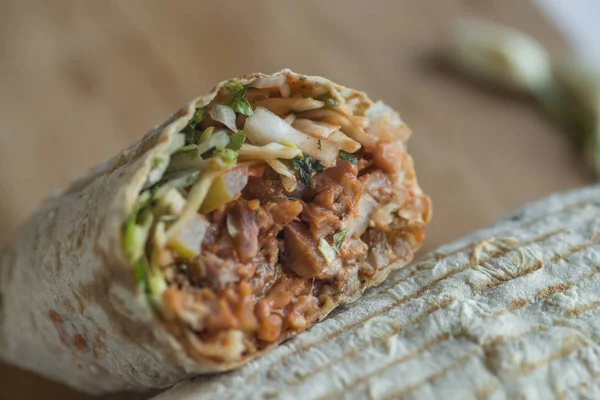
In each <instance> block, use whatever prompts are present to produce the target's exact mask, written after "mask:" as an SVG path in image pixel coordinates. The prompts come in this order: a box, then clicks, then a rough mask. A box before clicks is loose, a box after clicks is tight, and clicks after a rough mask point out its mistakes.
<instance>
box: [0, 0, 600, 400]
mask: <svg viewBox="0 0 600 400" xmlns="http://www.w3.org/2000/svg"><path fill="white" fill-rule="evenodd" d="M461 16H480V17H484V18H490V19H493V20H496V21H500V22H504V23H508V24H511V25H514V26H516V27H518V28H521V29H523V30H524V31H526V32H528V33H531V34H534V35H535V36H536V37H538V38H539V39H540V40H541V41H542V42H543V43H544V44H546V45H547V46H548V47H549V48H550V49H551V50H552V51H553V52H554V53H555V54H560V53H561V52H562V51H564V50H565V48H564V42H563V41H562V39H561V37H560V35H559V34H558V33H557V32H556V31H555V29H554V28H553V27H552V26H551V24H550V23H549V22H548V21H546V19H545V18H544V17H543V16H542V15H541V13H540V11H539V10H537V9H536V8H535V6H534V5H532V4H530V3H528V2H524V1H521V0H503V1H499V0H498V1H482V0H468V1H467V0H462V1H460V0H445V1H434V0H430V1H422V2H417V1H411V0H406V1H398V0H388V1H386V0H371V1H358V0H350V1H342V0H333V1H327V2H323V1H319V0H309V1H302V2H298V1H276V0H262V1H247V2H243V1H238V2H234V1H219V2H194V1H173V0H171V1H168V2H167V1H164V0H155V1H151V0H146V1H142V0H128V1H83V0H73V1H63V0H61V1H53V2H47V1H42V0H39V1H32V0H3V1H0V191H1V193H2V194H1V195H0V227H1V228H0V244H1V243H4V242H6V241H7V240H9V239H10V236H11V234H12V232H14V230H15V229H16V228H17V227H18V225H19V224H20V223H22V222H23V220H24V219H25V218H26V217H27V215H28V214H30V213H31V212H32V211H33V210H34V209H35V207H36V206H38V205H39V204H40V202H41V201H42V200H43V199H44V198H45V197H46V196H48V195H49V194H51V193H52V192H53V191H54V190H55V189H56V188H59V187H62V186H65V185H66V184H67V182H68V180H69V178H70V177H72V176H73V175H74V174H76V173H79V172H82V171H85V170H87V169H88V168H90V167H92V166H94V165H95V164H97V163H99V162H101V161H103V160H105V159H106V158H108V157H110V156H111V155H113V154H115V153H116V152H117V151H118V150H119V149H121V148H123V147H125V146H126V145H128V144H130V143H131V142H133V141H135V140H136V139H137V138H139V137H140V135H142V134H143V133H144V132H145V131H147V130H148V129H149V128H151V127H152V126H153V125H155V124H157V123H159V122H161V121H162V120H163V119H164V118H165V117H167V116H168V115H169V114H170V113H171V112H173V111H174V110H176V109H177V108H178V107H180V106H181V105H182V104H184V103H185V102H186V101H187V100H189V99H191V98H192V97H194V96H196V95H197V94H199V93H202V92H204V91H205V90H207V89H209V88H210V87H211V85H212V84H213V83H215V82H217V81H219V80H222V79H226V78H229V77H232V76H237V75H241V74H244V73H247V72H252V71H264V72H270V71H275V70H278V69H281V68H283V67H289V68H292V69H293V70H295V71H297V72H302V73H307V74H317V75H323V76H326V77H329V78H331V79H332V80H334V81H336V82H339V83H341V84H344V85H347V86H352V87H355V88H359V89H362V90H365V91H367V92H368V93H369V95H370V96H371V97H372V98H373V99H380V98H381V99H384V100H385V101H386V102H387V103H388V104H390V105H392V106H393V107H394V108H396V109H398V110H400V112H401V114H402V116H403V118H404V119H405V121H407V123H408V124H409V125H410V126H411V127H412V129H413V131H414V132H415V133H414V136H413V137H412V139H411V142H410V145H409V147H410V150H411V152H412V154H413V155H414V158H415V160H416V166H417V172H418V175H419V180H420V182H421V184H422V186H423V188H424V189H425V190H426V192H427V193H428V194H429V195H430V196H431V197H432V199H433V202H434V222H433V223H432V225H431V226H430V228H429V230H428V233H427V236H428V242H427V245H426V248H427V249H431V248H432V247H435V246H437V245H439V244H441V243H444V242H448V241H450V240H452V239H455V238H457V237H460V236H461V235H463V234H465V233H467V232H469V231H471V230H473V229H475V228H479V227H482V226H484V225H486V224H488V223H490V222H492V221H493V220H495V219H496V218H498V217H500V216H502V215H503V214H504V213H506V212H508V211H510V210H512V209H514V208H516V207H517V206H519V205H521V204H523V203H524V202H526V201H530V200H535V199H537V198H540V197H542V196H544V195H546V194H549V193H552V192H556V191H561V190H565V189H568V188H572V187H577V186H580V185H583V184H585V183H588V182H591V179H592V176H591V173H590V172H589V171H588V170H587V169H586V167H585V166H584V164H583V162H582V161H581V157H580V156H579V155H578V153H577V152H576V151H575V150H574V149H573V148H572V147H571V146H570V144H569V142H568V141H567V139H565V138H564V136H563V135H562V134H561V133H560V131H559V130H558V129H557V128H556V127H555V126H554V125H553V123H552V122H551V121H548V120H547V119H546V118H545V117H544V115H543V114H541V113H540V112H539V111H538V110H537V109H536V108H535V107H534V106H531V105H530V104H529V103H528V102H527V101H526V100H525V99H516V98H514V97H511V96H506V95H503V94H502V93H496V92H493V91H489V90H488V89H485V88H481V87H479V86H477V85H473V84H472V82H470V81H468V80H464V79H461V78H458V77H457V76H455V75H454V74H452V73H450V72H449V71H447V70H446V69H445V68H443V67H442V66H441V65H440V63H439V62H438V60H437V56H436V55H437V54H439V49H440V47H441V45H442V42H443V37H444V34H445V31H446V29H447V27H448V26H449V24H450V23H451V22H452V21H453V20H454V19H455V18H457V17H461ZM26 299H27V294H26V293H24V294H23V301H26ZM0 387H2V391H0V398H2V399H4V398H6V399H34V398H40V396H43V397H44V398H45V399H65V398H73V399H85V398H87V397H85V396H83V395H79V394H77V393H75V392H73V391H71V390H69V389H68V388H66V387H64V386H61V385H57V384H54V383H51V382H48V381H46V380H44V379H41V378H37V377H35V376H33V375H31V374H29V373H25V372H22V371H18V370H16V369H13V368H10V367H6V366H0ZM117 397H122V398H131V397H130V396H117ZM117 397H115V396H112V398H117Z"/></svg>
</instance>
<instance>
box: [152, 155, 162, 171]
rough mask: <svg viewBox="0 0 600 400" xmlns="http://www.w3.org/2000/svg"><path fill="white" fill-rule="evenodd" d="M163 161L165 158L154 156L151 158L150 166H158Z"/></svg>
mask: <svg viewBox="0 0 600 400" xmlns="http://www.w3.org/2000/svg"><path fill="white" fill-rule="evenodd" d="M164 161H165V160H163V159H162V158H160V157H154V158H153V159H152V167H153V168H156V167H158V166H159V165H160V164H162V163H163V162H164Z"/></svg>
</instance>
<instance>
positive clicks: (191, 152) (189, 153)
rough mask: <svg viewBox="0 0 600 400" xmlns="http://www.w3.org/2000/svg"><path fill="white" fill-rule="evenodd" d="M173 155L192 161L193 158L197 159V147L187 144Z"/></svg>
mask: <svg viewBox="0 0 600 400" xmlns="http://www.w3.org/2000/svg"><path fill="white" fill-rule="evenodd" d="M173 155H174V156H176V155H181V156H182V157H184V158H186V159H188V160H193V159H194V158H196V157H198V145H195V144H188V145H186V146H183V147H181V148H180V149H179V150H177V151H176V152H175V153H173Z"/></svg>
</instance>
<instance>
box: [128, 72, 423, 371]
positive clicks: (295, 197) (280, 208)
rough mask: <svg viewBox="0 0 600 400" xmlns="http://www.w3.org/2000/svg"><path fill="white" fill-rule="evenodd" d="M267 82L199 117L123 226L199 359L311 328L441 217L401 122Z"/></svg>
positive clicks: (223, 93) (132, 252)
mask: <svg viewBox="0 0 600 400" xmlns="http://www.w3.org/2000/svg"><path fill="white" fill-rule="evenodd" d="M260 79H263V78H260ZM260 79H258V80H257V81H256V82H254V83H251V84H247V85H242V84H241V82H239V81H230V82H229V83H228V84H227V85H225V86H224V87H223V88H222V89H221V90H219V91H218V93H217V95H216V97H215V99H214V100H213V102H211V103H210V104H208V105H206V106H205V107H202V108H199V109H197V110H196V113H195V114H194V116H193V117H192V118H191V120H190V121H189V123H188V125H187V126H186V127H185V128H184V129H183V130H182V132H181V135H182V136H181V140H182V143H181V145H182V146H181V147H179V148H177V149H176V150H175V151H174V153H173V154H172V155H171V158H170V161H169V164H168V167H166V169H163V170H162V171H163V175H162V178H161V179H160V180H159V181H158V182H157V183H154V184H153V185H152V186H149V189H147V190H145V191H143V192H142V193H141V194H140V200H139V201H138V206H137V207H136V209H135V211H134V213H133V214H132V217H131V218H130V219H129V220H128V221H127V223H126V225H125V228H124V229H125V230H124V232H125V237H124V246H125V247H124V249H125V253H126V255H127V256H128V258H129V259H130V260H131V261H132V263H133V264H134V269H135V273H136V277H138V279H140V285H141V286H142V287H143V289H144V290H145V291H146V292H147V293H148V295H149V298H150V299H151V301H152V302H153V304H154V306H155V308H156V310H157V312H158V313H159V314H160V315H161V317H162V318H163V319H164V320H165V321H166V323H167V326H168V328H169V329H170V331H171V332H172V333H173V334H174V335H175V336H176V337H177V338H178V339H179V340H180V341H181V342H182V343H183V344H184V345H185V347H186V348H187V349H188V350H189V352H190V354H191V355H193V356H194V357H200V358H204V359H206V358H208V359H213V360H216V361H223V360H224V361H231V360H236V359H239V358H240V357H241V356H243V355H244V354H249V353H252V352H254V351H258V350H260V349H261V348H264V347H265V346H267V345H269V344H270V343H275V342H279V341H281V340H282V339H285V338H287V337H289V336H291V335H292V334H294V333H297V332H301V331H303V330H305V329H307V328H308V327H310V326H311V325H312V324H313V323H314V322H315V321H316V320H318V319H319V318H322V317H323V316H324V315H326V314H327V313H328V312H330V311H331V310H332V308H333V307H335V305H337V304H340V303H344V302H348V301H351V300H353V299H355V298H356V297H357V296H359V295H360V294H361V293H360V292H361V291H362V290H364V288H366V287H368V286H371V285H372V284H374V283H378V282H380V281H381V279H382V278H383V277H384V276H385V275H386V274H387V273H388V272H389V268H390V264H391V263H393V262H395V261H402V262H407V261H408V260H410V259H411V257H412V255H413V253H414V251H415V250H416V249H417V248H418V246H419V245H420V243H421V241H422V239H423V228H424V226H425V224H426V222H427V221H428V219H429V203H428V199H427V198H426V196H424V195H423V194H422V193H421V192H420V189H418V186H416V182H414V176H410V174H411V173H412V164H407V163H409V162H410V158H409V157H408V156H407V155H406V153H405V150H404V144H403V140H405V136H406V131H405V129H406V128H405V126H404V125H403V124H401V122H399V121H400V120H399V118H398V117H397V114H395V113H392V112H391V111H390V110H388V109H383V113H384V115H387V114H385V113H388V114H389V115H387V117H385V118H383V117H381V116H377V117H376V118H375V117H373V118H371V119H369V118H367V117H366V116H365V115H364V109H365V107H367V106H371V107H373V108H375V107H377V106H374V105H372V104H371V103H369V101H368V100H366V99H362V101H363V102H364V103H360V102H358V103H356V101H355V100H356V99H346V98H344V97H343V96H342V95H341V94H340V92H338V91H337V90H338V88H337V87H335V86H331V87H325V86H320V85H319V84H316V83H311V84H309V83H308V82H305V81H304V80H303V79H301V78H297V77H291V76H281V77H277V79H275V78H264V80H263V81H261V80H260ZM352 102H354V103H356V104H353V105H352V104H351V103H352ZM352 107H354V109H355V110H359V111H357V112H358V114H356V115H355V114H354V113H353V112H351V111H350V110H352ZM386 118H388V119H386ZM370 123H372V124H374V125H373V126H371V127H370V125H369V124H370ZM376 134H377V135H379V136H376ZM403 135H404V136H403ZM139 243H141V244H139Z"/></svg>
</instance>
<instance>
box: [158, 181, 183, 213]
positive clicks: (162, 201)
mask: <svg viewBox="0 0 600 400" xmlns="http://www.w3.org/2000/svg"><path fill="white" fill-rule="evenodd" d="M156 202H157V203H158V205H159V206H160V207H161V208H164V210H165V213H166V214H169V215H179V213H180V212H181V211H182V210H183V208H184V207H185V205H186V203H187V202H186V200H185V198H184V197H183V196H182V195H181V193H180V192H179V190H177V189H175V188H173V187H170V186H168V185H165V186H163V187H161V188H160V189H158V192H156Z"/></svg>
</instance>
